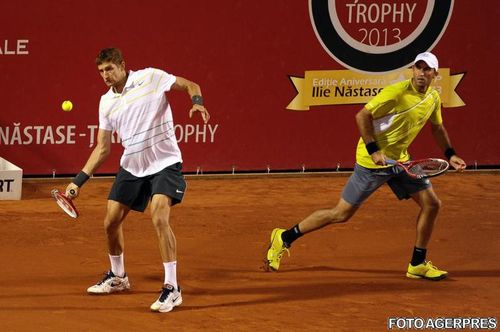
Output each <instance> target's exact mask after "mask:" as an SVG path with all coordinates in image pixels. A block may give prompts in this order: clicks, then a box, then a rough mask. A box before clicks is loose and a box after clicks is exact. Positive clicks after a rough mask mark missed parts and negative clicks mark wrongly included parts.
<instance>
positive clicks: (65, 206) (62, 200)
mask: <svg viewBox="0 0 500 332" xmlns="http://www.w3.org/2000/svg"><path fill="white" fill-rule="evenodd" d="M72 190H73V189H72ZM51 194H52V197H54V199H55V200H56V203H57V205H59V207H60V208H61V209H62V210H63V211H64V212H66V213H67V214H68V216H70V217H72V218H78V210H77V209H76V207H75V205H74V204H73V201H72V200H71V198H69V197H67V196H66V195H64V194H63V193H61V192H60V191H59V190H57V189H52V191H51Z"/></svg>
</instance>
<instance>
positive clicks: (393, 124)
mask: <svg viewBox="0 0 500 332" xmlns="http://www.w3.org/2000/svg"><path fill="white" fill-rule="evenodd" d="M365 108H366V109H367V110H368V111H370V112H371V113H372V115H373V127H374V130H375V141H376V142H377V145H378V146H379V147H380V149H381V150H382V152H384V154H385V155H386V156H387V157H388V158H390V159H394V160H399V161H407V160H409V159H410V155H409V153H408V147H409V146H410V144H411V142H413V140H414V139H415V137H417V135H418V133H419V132H420V130H421V129H422V128H423V127H424V125H425V123H426V122H427V120H430V121H431V122H432V123H433V124H437V125H439V124H441V123H442V122H443V119H442V117H441V98H440V97H439V93H438V92H437V91H436V90H435V89H434V88H433V87H429V88H428V89H427V91H426V92H425V93H420V92H418V91H417V90H415V88H414V87H413V85H412V84H411V79H408V80H405V81H402V82H398V83H395V84H392V85H389V86H387V87H385V88H384V89H383V90H382V91H380V93H379V94H378V95H377V96H375V97H374V98H373V99H372V100H370V101H369V102H368V103H367V104H366V105H365ZM356 162H357V163H358V164H359V165H361V166H363V167H366V168H381V167H384V166H379V165H376V164H375V163H374V162H373V161H372V158H371V157H370V155H369V154H368V152H367V151H366V147H365V142H364V141H363V139H362V138H360V139H359V142H358V147H357V150H356Z"/></svg>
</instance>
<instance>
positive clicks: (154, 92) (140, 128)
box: [99, 68, 182, 177]
mask: <svg viewBox="0 0 500 332" xmlns="http://www.w3.org/2000/svg"><path fill="white" fill-rule="evenodd" d="M175 80H176V77H175V76H174V75H171V74H168V73H166V72H164V71H163V70H159V69H155V68H146V69H143V70H138V71H135V72H134V71H129V76H128V79H127V83H126V84H125V87H124V89H123V91H122V93H115V92H114V91H113V88H111V89H110V90H109V91H108V92H107V93H106V94H105V95H103V96H102V97H101V101H100V103H99V128H100V129H104V130H109V131H116V132H117V134H118V136H119V137H120V139H121V142H122V145H123V147H124V148H125V150H124V151H123V155H122V157H121V159H120V165H121V166H122V167H123V168H124V169H125V170H127V171H129V172H130V173H132V174H133V175H135V176H137V177H143V176H146V175H151V174H154V173H158V172H159V171H161V170H162V169H164V168H165V167H167V166H170V165H173V164H175V163H177V162H182V155H181V151H180V150H179V146H178V145H177V139H176V137H175V131H174V122H173V117H172V110H171V109H170V104H169V102H168V100H167V97H166V95H165V92H167V91H170V88H171V87H172V84H174V83H175Z"/></svg>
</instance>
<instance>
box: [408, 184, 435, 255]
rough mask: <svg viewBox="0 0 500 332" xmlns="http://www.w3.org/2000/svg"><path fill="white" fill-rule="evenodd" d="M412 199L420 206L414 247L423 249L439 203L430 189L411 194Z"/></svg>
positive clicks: (430, 231)
mask: <svg viewBox="0 0 500 332" xmlns="http://www.w3.org/2000/svg"><path fill="white" fill-rule="evenodd" d="M412 198H413V199H414V200H415V202H417V204H418V205H419V206H420V213H419V214H418V217H417V234H416V240H415V247H417V248H424V249H425V248H427V244H428V243H429V240H430V238H431V234H432V230H433V228H434V222H435V220H436V217H437V215H438V213H439V208H440V207H441V201H440V200H439V198H438V197H437V195H436V193H435V192H434V190H433V189H432V187H430V188H428V189H426V190H422V191H419V192H417V193H415V194H413V195H412Z"/></svg>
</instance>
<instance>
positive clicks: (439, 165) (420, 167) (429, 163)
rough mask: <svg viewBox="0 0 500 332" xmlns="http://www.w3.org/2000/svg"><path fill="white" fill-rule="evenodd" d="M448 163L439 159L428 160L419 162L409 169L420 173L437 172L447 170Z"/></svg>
mask: <svg viewBox="0 0 500 332" xmlns="http://www.w3.org/2000/svg"><path fill="white" fill-rule="evenodd" d="M447 168H448V165H447V164H446V163H444V162H441V161H439V160H426V161H424V162H420V163H417V164H415V165H413V166H412V167H410V168H409V169H408V171H409V172H411V173H413V174H418V175H428V174H436V173H440V172H443V171H445V170H446V169H447Z"/></svg>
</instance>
